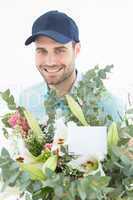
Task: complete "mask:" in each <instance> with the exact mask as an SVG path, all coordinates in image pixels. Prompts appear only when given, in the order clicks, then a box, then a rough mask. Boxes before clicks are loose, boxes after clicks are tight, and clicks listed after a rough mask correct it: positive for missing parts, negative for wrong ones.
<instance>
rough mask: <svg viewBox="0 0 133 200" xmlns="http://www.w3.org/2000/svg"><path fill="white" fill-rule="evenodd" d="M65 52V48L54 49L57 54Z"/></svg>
mask: <svg viewBox="0 0 133 200" xmlns="http://www.w3.org/2000/svg"><path fill="white" fill-rule="evenodd" d="M65 52H66V49H63V48H62V49H56V50H55V53H57V54H60V53H65Z"/></svg>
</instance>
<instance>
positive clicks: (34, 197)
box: [0, 66, 133, 200]
mask: <svg viewBox="0 0 133 200" xmlns="http://www.w3.org/2000/svg"><path fill="white" fill-rule="evenodd" d="M111 68H112V66H106V67H105V68H104V69H100V68H99V67H98V66H96V67H95V68H94V69H92V70H89V71H88V72H87V73H86V74H85V76H84V77H83V80H82V81H81V82H80V83H79V85H78V86H76V87H75V88H74V90H73V92H72V93H70V94H69V95H66V96H65V97H64V98H63V99H62V101H63V103H64V104H63V106H64V109H65V111H66V112H65V114H64V113H63V118H62V117H60V118H59V119H58V117H57V114H58V113H57V112H56V104H57V103H58V101H59V99H58V97H57V96H56V95H55V93H54V91H51V94H50V95H49V98H48V100H47V101H46V102H45V108H46V111H47V115H48V120H47V123H45V124H40V123H39V122H38V121H37V120H36V119H35V118H34V116H33V115H32V114H31V113H30V112H29V111H28V110H26V109H25V108H24V107H20V106H17V105H16V103H15V101H14V97H13V96H12V95H11V93H10V90H9V89H8V90H6V91H5V92H1V93H0V94H1V97H2V98H3V100H4V101H6V103H7V106H8V108H9V109H10V110H11V111H10V112H9V113H7V114H5V115H4V116H3V117H2V119H1V120H2V122H3V125H4V127H3V129H2V130H3V134H4V136H5V138H6V139H7V141H12V147H14V148H13V150H12V152H11V151H10V149H5V148H3V149H2V151H1V155H0V168H1V178H2V182H3V186H2V188H1V191H4V190H5V189H6V187H7V186H10V187H17V188H19V193H20V197H21V196H24V198H25V199H26V200H59V199H60V200H132V197H133V139H132V137H133V115H132V114H133V110H132V109H129V110H127V111H126V113H125V116H124V117H123V118H122V119H121V122H119V123H116V122H114V121H113V119H112V117H111V116H109V115H107V116H106V115H105V114H104V112H103V109H102V108H99V106H98V102H99V101H100V99H101V98H102V96H103V95H104V94H105V93H106V89H105V87H104V84H103V79H105V78H106V76H107V75H106V74H107V73H108V72H110V70H111ZM79 126H82V127H88V128H89V127H93V126H96V127H101V126H104V127H105V126H106V127H107V149H106V148H105V150H104V153H103V156H102V158H101V157H99V156H98V155H97V154H96V155H89V154H86V155H77V154H76V152H71V151H69V141H68V127H79ZM82 134H84V133H82ZM88 134H89V133H88ZM70 142H71V141H70ZM79 148H80V147H79ZM88 153H89V152H88Z"/></svg>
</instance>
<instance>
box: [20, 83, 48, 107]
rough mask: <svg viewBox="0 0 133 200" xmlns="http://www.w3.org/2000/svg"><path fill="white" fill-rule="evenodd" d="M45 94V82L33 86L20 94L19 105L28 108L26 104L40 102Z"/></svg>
mask: <svg viewBox="0 0 133 200" xmlns="http://www.w3.org/2000/svg"><path fill="white" fill-rule="evenodd" d="M45 92H46V84H45V83H44V82H41V83H37V84H35V85H32V86H30V87H28V88H26V89H25V90H23V91H22V92H21V93H20V97H19V103H20V105H22V106H26V104H28V103H30V102H31V101H32V103H33V102H34V101H35V100H37V99H38V100H39V99H40V98H41V97H42V96H44V93H45Z"/></svg>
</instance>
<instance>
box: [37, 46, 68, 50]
mask: <svg viewBox="0 0 133 200" xmlns="http://www.w3.org/2000/svg"><path fill="white" fill-rule="evenodd" d="M54 49H55V50H56V49H68V48H67V47H66V46H59V47H54ZM36 50H46V51H47V49H46V48H45V47H37V48H36Z"/></svg>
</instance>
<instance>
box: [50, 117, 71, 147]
mask: <svg viewBox="0 0 133 200" xmlns="http://www.w3.org/2000/svg"><path fill="white" fill-rule="evenodd" d="M67 132H68V131H67V126H66V125H65V123H64V120H63V118H59V119H57V120H56V122H55V135H54V141H53V146H52V151H54V150H57V149H58V148H59V147H60V145H65V144H67V135H68V133H67Z"/></svg>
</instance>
